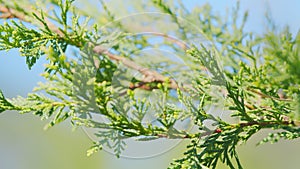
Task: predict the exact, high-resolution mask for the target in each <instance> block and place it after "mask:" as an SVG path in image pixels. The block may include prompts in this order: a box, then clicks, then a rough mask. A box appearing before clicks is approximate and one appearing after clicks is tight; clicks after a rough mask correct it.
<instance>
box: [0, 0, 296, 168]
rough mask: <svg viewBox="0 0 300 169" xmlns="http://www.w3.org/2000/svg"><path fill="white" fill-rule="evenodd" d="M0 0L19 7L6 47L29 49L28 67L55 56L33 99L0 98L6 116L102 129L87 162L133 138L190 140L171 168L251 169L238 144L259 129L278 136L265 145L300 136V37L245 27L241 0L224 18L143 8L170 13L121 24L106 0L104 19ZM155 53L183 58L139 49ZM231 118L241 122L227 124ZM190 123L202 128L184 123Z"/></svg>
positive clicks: (66, 7)
mask: <svg viewBox="0 0 300 169" xmlns="http://www.w3.org/2000/svg"><path fill="white" fill-rule="evenodd" d="M0 2H1V4H3V5H1V7H3V8H9V9H10V10H7V11H1V12H2V14H9V15H7V16H10V17H8V18H7V19H9V18H15V20H9V21H7V22H5V23H4V24H3V25H0V31H1V33H0V50H10V49H13V48H17V49H19V50H20V53H21V55H23V56H25V57H26V63H27V65H28V67H29V68H31V67H32V66H34V64H35V63H36V61H37V59H39V58H40V57H46V59H47V64H45V71H44V73H43V74H42V76H43V77H44V78H45V80H46V82H45V83H39V84H38V87H37V88H35V89H34V91H33V92H32V93H29V94H28V96H27V97H26V98H23V97H17V98H12V99H6V98H5V97H4V95H3V93H2V92H1V91H0V113H2V112H4V111H6V110H16V111H19V112H20V113H33V114H35V115H38V116H40V117H41V119H43V120H44V119H49V121H50V122H49V124H48V125H47V126H46V128H48V127H52V126H54V125H56V124H59V123H60V122H63V121H65V120H66V119H70V121H71V123H72V125H73V126H75V127H79V126H82V127H84V128H87V129H93V130H94V131H95V132H94V133H93V134H94V137H95V138H96V139H95V142H94V145H93V146H92V147H91V148H90V150H88V152H87V155H88V156H90V155H91V154H93V153H95V152H97V151H99V150H101V149H102V148H103V146H106V147H109V148H111V149H113V151H114V153H115V154H116V156H117V157H120V155H121V154H122V151H123V150H124V148H125V145H126V139H129V138H134V139H135V140H137V141H149V140H154V139H160V138H168V139H190V140H191V143H190V144H189V145H188V146H187V150H186V151H185V153H184V157H183V158H182V159H178V160H175V161H174V162H173V163H172V164H171V165H170V167H169V168H172V169H179V168H205V167H211V168H216V167H217V165H218V163H219V162H222V163H224V164H226V165H227V166H228V167H229V168H242V164H241V163H240V159H239V157H238V154H237V151H236V147H237V146H239V145H240V144H242V143H244V142H246V141H247V140H248V139H249V138H250V137H251V136H252V135H254V134H257V133H258V131H260V130H263V129H271V130H272V133H271V134H270V135H269V136H268V137H267V138H265V139H264V140H263V141H262V142H261V143H265V142H271V143H274V142H277V141H278V140H279V139H288V140H292V139H296V138H298V137H299V133H300V132H299V126H300V124H299V122H298V120H299V113H300V88H299V79H300V72H299V69H298V65H299V64H300V60H299V49H300V40H299V37H300V35H297V36H296V37H293V35H292V34H291V33H290V32H289V30H288V29H285V30H283V31H281V32H280V31H278V32H276V31H269V30H266V32H265V34H263V35H257V34H255V33H252V32H245V31H244V26H245V23H246V21H247V16H248V13H247V12H246V13H244V15H243V17H242V18H241V19H239V17H238V16H239V15H240V13H239V4H238V3H237V6H236V8H234V9H233V10H232V14H231V15H230V17H222V16H218V15H215V14H214V13H213V12H212V10H211V7H210V6H209V5H205V6H203V7H195V8H194V9H193V10H192V11H189V10H187V9H186V8H185V7H184V5H183V4H182V3H181V2H178V3H175V2H173V1H172V2H168V3H167V2H165V1H162V0H153V1H151V2H149V4H147V5H146V4H145V2H138V3H135V4H132V9H131V10H133V11H136V12H138V11H143V10H146V9H148V8H149V9H151V10H154V11H155V12H162V13H164V15H158V16H155V15H154V14H153V16H151V17H148V16H146V15H145V14H141V16H140V17H141V18H137V19H138V20H136V18H135V19H133V20H134V22H132V21H131V20H130V17H128V18H126V17H125V18H123V19H124V20H120V19H119V20H118V19H117V18H118V12H113V11H112V10H111V9H110V6H109V4H107V3H104V1H100V2H101V6H102V8H103V9H101V10H99V9H96V10H97V11H98V12H97V16H95V14H89V11H85V10H84V9H82V8H81V7H80V6H78V5H76V2H75V1H71V0H66V1H63V0H51V1H37V2H36V3H29V5H31V6H32V8H30V9H27V8H28V6H27V5H28V4H26V5H18V3H17V2H16V1H14V2H3V1H0ZM176 2H177V1H176ZM120 3H121V2H120ZM43 6H44V7H46V6H47V7H51V8H48V9H49V10H47V11H46V10H44V9H43V8H44V7H43ZM89 9H90V11H93V9H94V8H93V7H90V8H89ZM7 12H8V13H7ZM119 12H120V14H122V12H124V11H121V10H120V11H119ZM132 17H137V16H132ZM159 17H162V19H157V18H159ZM153 18H154V19H153ZM182 18H185V19H182ZM16 20H19V21H16ZM151 24H157V25H158V28H159V29H160V28H161V30H160V31H161V32H159V33H157V32H155V30H156V27H155V28H152V27H151V26H149V25H151ZM165 25H168V26H165ZM140 30H142V33H140V32H141V31H140ZM144 30H147V31H146V33H143V31H144ZM149 30H150V31H149ZM152 32H154V33H152ZM169 35H172V36H169ZM152 36H156V37H154V38H153V37H152ZM157 37H158V38H161V39H155V38H157ZM174 37H179V38H180V40H179V39H176V38H174ZM200 39H202V40H203V39H205V40H206V41H201V40H200ZM153 42H157V43H153ZM153 48H154V49H161V50H165V49H166V48H167V49H169V51H172V52H173V53H175V54H176V56H178V57H179V58H180V59H181V60H182V62H184V63H182V62H180V61H177V60H176V59H175V57H174V56H172V59H170V58H168V57H170V56H167V55H168V54H166V53H163V54H158V53H155V52H152V51H151V52H149V53H147V52H144V53H139V52H140V51H144V50H145V51H146V50H147V49H153ZM156 54H157V55H156ZM139 55H141V56H142V57H138V56H139ZM155 56H156V57H155ZM279 63H280V64H281V66H280V67H279V66H278V64H279ZM162 69H163V71H161V70H162ZM139 75H140V76H139ZM220 106H221V107H220ZM212 107H213V108H215V109H214V110H215V111H216V113H218V114H216V113H210V108H212ZM223 111H228V112H230V113H231V114H230V115H231V116H232V117H234V118H235V119H236V120H235V121H234V122H229V120H228V119H226V118H223V117H222V112H223ZM149 114H150V115H151V116H153V117H155V119H154V120H152V121H149V119H147V116H149ZM184 120H191V121H192V123H193V125H194V126H195V127H196V128H197V129H198V131H197V132H196V133H195V132H192V131H187V130H185V129H182V128H180V127H178V124H180V122H182V121H184ZM207 121H210V122H212V123H213V125H212V126H207V124H206V122H207Z"/></svg>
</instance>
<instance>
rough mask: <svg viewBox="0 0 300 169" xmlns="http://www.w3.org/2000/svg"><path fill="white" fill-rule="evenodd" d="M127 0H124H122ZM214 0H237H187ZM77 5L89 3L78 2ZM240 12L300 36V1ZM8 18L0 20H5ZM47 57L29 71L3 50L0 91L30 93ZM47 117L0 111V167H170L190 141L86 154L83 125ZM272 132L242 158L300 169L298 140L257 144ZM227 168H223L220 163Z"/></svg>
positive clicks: (197, 1)
mask: <svg viewBox="0 0 300 169" xmlns="http://www.w3.org/2000/svg"><path fill="white" fill-rule="evenodd" d="M119 2H121V1H117V0H110V1H108V0H107V3H108V4H111V10H112V11H114V10H115V11H117V10H118V8H120V6H118V5H117V3H119ZM122 2H123V3H126V2H125V1H122ZM208 2H209V3H210V4H211V6H212V9H213V11H214V12H218V13H221V14H222V13H225V12H226V10H227V9H231V8H232V7H233V6H235V4H236V1H235V0H223V1H219V0H211V1H203V0H191V1H184V3H185V5H186V6H187V7H188V8H189V9H192V8H193V7H194V6H195V5H199V6H201V5H203V4H205V3H208ZM76 3H77V4H80V3H84V1H83V0H82V1H77V2H76ZM240 5H241V11H245V10H248V11H249V20H248V22H247V24H246V26H245V27H246V30H247V31H254V32H257V33H263V30H264V29H265V26H266V24H265V23H264V22H265V12H266V11H267V10H269V12H270V13H271V14H272V18H273V19H274V21H275V23H276V24H277V25H278V26H279V27H280V28H283V27H284V26H285V25H289V26H290V30H291V32H292V33H293V35H294V36H295V35H296V33H297V32H298V30H299V28H300V17H299V12H298V10H299V7H300V1H297V0H287V1H281V0H269V1H267V0H251V1H245V0H244V1H241V4H240ZM2 23H3V22H2V21H0V24H2ZM44 62H45V60H44V59H43V58H42V59H40V60H39V61H38V63H37V64H36V65H35V66H34V67H33V68H32V70H28V68H27V65H26V64H25V58H23V57H20V56H19V53H18V51H17V50H11V51H8V52H6V51H1V52H0V89H1V90H2V91H3V93H4V95H5V96H6V97H8V98H11V97H16V96H18V95H21V96H24V97H25V96H26V95H27V93H29V92H31V91H32V89H33V88H34V87H35V86H36V84H37V82H39V81H43V79H42V78H41V77H40V76H39V74H40V73H42V72H43V70H44V67H43V63H44ZM45 124H46V122H45V121H40V119H39V118H38V117H35V116H33V115H31V114H25V115H20V114H18V113H17V112H10V111H7V112H4V113H2V114H0V169H50V168H51V169H52V168H58V169H81V168H88V169H102V168H103V169H104V168H105V169H106V168H108V169H139V168H144V169H150V168H151V169H152V168H158V169H163V168H167V166H168V165H169V163H170V162H172V159H174V158H178V157H180V156H182V153H183V151H184V148H185V145H186V143H185V142H180V143H179V145H178V146H176V147H175V148H173V149H171V150H170V151H168V152H166V153H164V154H162V155H159V156H155V157H153V158H145V159H128V158H119V159H117V158H116V157H115V156H113V155H112V154H110V153H107V152H105V151H101V152H99V153H96V154H94V155H93V156H91V157H86V150H87V149H88V148H89V146H90V145H92V144H91V142H92V141H91V140H90V139H89V137H88V136H87V135H86V134H85V132H84V131H83V130H82V129H80V128H78V129H77V130H73V129H72V127H71V125H70V123H68V122H65V123H63V124H60V125H58V126H55V127H53V128H51V129H50V130H47V131H44V130H43V127H44V125H45ZM267 132H268V131H262V132H261V134H260V135H255V136H254V137H252V138H251V139H250V141H249V142H247V144H243V145H241V146H240V147H239V148H238V151H239V152H240V158H241V161H242V163H243V165H244V167H245V168H246V169H247V168H256V169H260V168H272V169H282V168H299V166H300V160H299V152H300V143H299V140H294V141H280V142H279V143H277V144H276V145H270V144H266V145H262V146H258V147H257V146H256V143H257V142H259V141H260V140H261V139H262V138H263V137H264V136H266V134H267ZM219 168H223V166H219Z"/></svg>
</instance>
